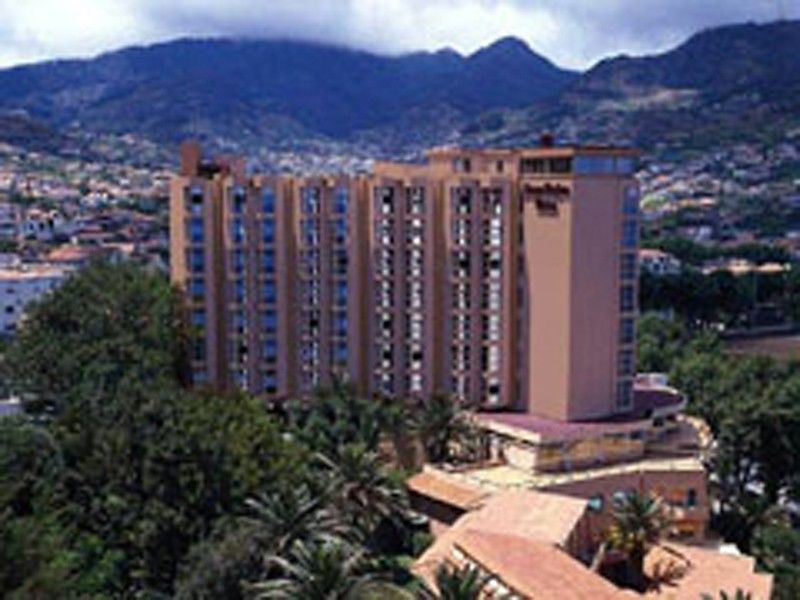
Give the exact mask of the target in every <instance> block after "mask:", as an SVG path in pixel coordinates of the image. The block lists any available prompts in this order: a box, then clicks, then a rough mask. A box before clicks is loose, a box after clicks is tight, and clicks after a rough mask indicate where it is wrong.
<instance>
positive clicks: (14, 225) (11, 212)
mask: <svg viewBox="0 0 800 600" xmlns="http://www.w3.org/2000/svg"><path fill="white" fill-rule="evenodd" d="M20 220H21V214H20V209H19V206H17V205H16V204H11V203H10V202H2V203H0V240H15V239H17V236H18V235H19V229H20Z"/></svg>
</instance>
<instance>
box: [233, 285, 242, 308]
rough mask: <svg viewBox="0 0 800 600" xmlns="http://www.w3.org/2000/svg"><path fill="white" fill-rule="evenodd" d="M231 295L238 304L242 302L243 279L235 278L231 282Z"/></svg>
mask: <svg viewBox="0 0 800 600" xmlns="http://www.w3.org/2000/svg"><path fill="white" fill-rule="evenodd" d="M233 297H234V299H235V301H236V302H237V303H239V304H241V303H242V302H244V279H237V280H236V281H235V282H234V283H233Z"/></svg>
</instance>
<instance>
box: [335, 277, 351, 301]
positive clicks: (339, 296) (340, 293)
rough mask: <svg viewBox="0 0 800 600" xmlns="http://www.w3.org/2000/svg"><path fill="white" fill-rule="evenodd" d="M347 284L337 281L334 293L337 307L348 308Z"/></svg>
mask: <svg viewBox="0 0 800 600" xmlns="http://www.w3.org/2000/svg"><path fill="white" fill-rule="evenodd" d="M347 292H348V289H347V282H346V281H337V282H336V286H335V288H334V293H333V303H334V305H336V306H340V307H341V306H347Z"/></svg>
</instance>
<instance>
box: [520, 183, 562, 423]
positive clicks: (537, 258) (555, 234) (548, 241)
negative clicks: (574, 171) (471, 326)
mask: <svg viewBox="0 0 800 600" xmlns="http://www.w3.org/2000/svg"><path fill="white" fill-rule="evenodd" d="M569 184H570V182H569V181H565V182H564V185H566V186H567V187H569ZM532 185H536V186H540V185H541V183H540V182H535V183H534V184H532ZM525 186H526V184H523V208H522V211H523V215H522V227H523V238H524V241H523V252H524V254H523V257H524V263H523V265H524V267H523V268H524V270H525V280H526V283H527V297H528V305H527V322H528V332H527V334H528V342H527V346H528V353H529V354H528V357H527V363H528V365H527V370H528V373H527V378H526V380H524V385H525V386H526V387H527V397H528V412H532V413H534V414H536V415H538V416H542V417H547V418H551V419H558V420H562V421H565V420H567V419H569V418H570V416H571V414H570V413H571V412H574V411H570V407H569V398H570V393H571V389H570V380H569V372H570V340H571V331H572V327H573V323H572V313H571V305H570V296H571V294H572V283H573V279H572V276H571V268H572V264H573V258H572V252H573V248H574V245H573V240H572V237H573V227H572V220H573V204H572V202H571V200H569V199H567V198H561V199H560V200H559V201H558V202H557V204H556V206H557V208H556V212H555V213H552V214H551V213H542V212H540V211H539V209H538V208H537V204H536V198H537V197H538V196H539V194H538V193H531V192H526V191H525Z"/></svg>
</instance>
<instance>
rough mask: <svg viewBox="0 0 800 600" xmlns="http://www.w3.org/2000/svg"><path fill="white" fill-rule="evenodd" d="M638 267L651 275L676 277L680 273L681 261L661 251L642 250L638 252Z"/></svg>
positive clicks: (652, 249) (653, 249)
mask: <svg viewBox="0 0 800 600" xmlns="http://www.w3.org/2000/svg"><path fill="white" fill-rule="evenodd" d="M639 267H640V268H641V270H642V271H643V272H645V273H650V274H651V275H677V274H679V273H680V272H681V261H679V260H678V259H677V258H675V257H674V256H673V255H672V254H670V253H668V252H664V251H663V250H658V249H655V248H642V249H641V250H639Z"/></svg>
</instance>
